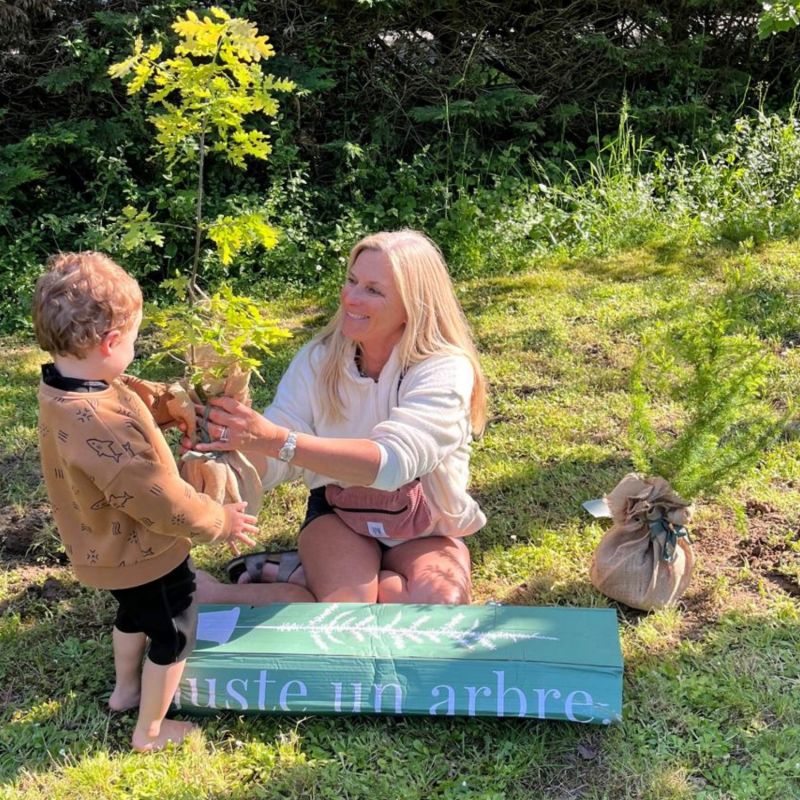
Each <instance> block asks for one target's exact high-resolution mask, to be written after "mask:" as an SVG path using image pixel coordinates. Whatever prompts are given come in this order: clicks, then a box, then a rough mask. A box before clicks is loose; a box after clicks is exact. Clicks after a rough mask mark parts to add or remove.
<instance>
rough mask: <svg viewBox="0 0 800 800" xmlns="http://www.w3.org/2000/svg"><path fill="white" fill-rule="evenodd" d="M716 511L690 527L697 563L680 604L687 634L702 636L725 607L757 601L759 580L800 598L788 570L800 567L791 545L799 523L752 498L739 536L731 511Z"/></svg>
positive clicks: (796, 586) (795, 583)
mask: <svg viewBox="0 0 800 800" xmlns="http://www.w3.org/2000/svg"><path fill="white" fill-rule="evenodd" d="M717 511H718V513H717V514H715V515H714V519H713V520H710V521H704V522H702V523H697V524H695V525H693V526H692V529H691V533H692V541H693V545H694V549H695V553H696V554H697V565H696V567H695V572H694V576H693V578H692V585H691V586H690V588H689V590H688V591H687V593H686V595H685V596H684V598H683V600H682V603H681V604H682V606H683V608H684V612H685V614H684V618H685V622H686V625H687V633H688V634H689V635H692V634H695V635H702V633H703V629H704V628H705V625H706V624H707V623H711V622H713V621H715V620H716V619H717V618H718V617H719V616H720V615H721V614H722V613H724V612H726V611H729V610H731V609H733V608H736V607H741V606H745V605H751V604H754V603H756V604H757V603H759V602H760V601H761V593H760V591H759V590H760V587H761V584H763V583H766V584H767V585H771V586H773V587H775V589H777V590H780V591H783V592H785V593H786V594H789V595H791V596H793V597H800V585H798V583H797V580H796V579H795V578H793V577H791V576H790V575H789V574H786V573H787V572H789V573H791V572H792V571H793V568H794V572H795V574H796V572H797V569H796V568H797V567H798V566H799V565H800V554H798V553H797V552H795V551H794V550H793V549H792V546H791V542H793V541H795V542H796V541H798V536H800V533H799V532H798V527H797V525H796V524H793V523H792V522H790V521H789V520H787V519H786V518H785V517H784V516H782V515H781V514H779V513H777V511H776V510H775V509H774V508H772V507H771V506H770V505H769V504H767V503H763V502H761V501H756V500H751V501H748V502H747V504H746V506H745V512H746V515H747V533H746V534H742V532H741V530H740V529H739V528H737V526H736V524H735V522H734V520H733V515H732V514H731V513H730V512H725V511H724V510H722V509H718V510H717ZM787 568H788V569H787Z"/></svg>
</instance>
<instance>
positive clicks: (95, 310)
mask: <svg viewBox="0 0 800 800" xmlns="http://www.w3.org/2000/svg"><path fill="white" fill-rule="evenodd" d="M141 308H142V291H141V289H140V288H139V284H138V283H137V282H136V281H135V280H134V279H133V278H132V277H131V276H130V275H128V273H127V272H125V270H124V269H122V267H120V266H119V265H118V264H115V263H114V262H113V261H112V260H111V259H110V258H109V257H108V256H106V255H103V254H102V253H95V252H92V251H90V250H87V251H84V252H81V253H57V254H56V255H53V256H50V258H49V259H48V260H47V271H46V272H45V273H44V274H43V275H42V276H41V277H40V278H39V280H38V281H37V283H36V290H35V292H34V295H33V309H32V312H33V327H34V330H35V332H36V339H37V341H38V342H39V346H40V347H41V348H42V350H46V351H47V352H49V353H51V354H53V355H61V356H70V355H71V356H76V357H77V358H84V357H85V356H86V354H87V353H88V352H89V351H90V350H91V349H92V348H93V347H96V346H97V345H98V344H99V343H100V341H101V340H102V338H103V337H104V336H105V335H106V334H107V333H108V332H109V331H112V330H122V331H125V330H127V328H128V326H130V325H131V324H132V323H133V321H134V319H135V318H136V315H137V314H138V312H139V310H140V309H141Z"/></svg>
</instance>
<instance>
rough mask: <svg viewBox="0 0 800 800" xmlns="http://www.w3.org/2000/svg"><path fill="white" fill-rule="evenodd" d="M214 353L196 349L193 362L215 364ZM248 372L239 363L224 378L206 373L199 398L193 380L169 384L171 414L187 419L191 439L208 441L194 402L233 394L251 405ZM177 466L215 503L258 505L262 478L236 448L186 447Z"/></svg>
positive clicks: (255, 511)
mask: <svg viewBox="0 0 800 800" xmlns="http://www.w3.org/2000/svg"><path fill="white" fill-rule="evenodd" d="M217 358H218V357H217V356H216V354H214V353H213V352H206V351H205V350H203V351H199V350H198V351H197V352H196V353H195V364H197V365H198V366H201V367H206V368H210V367H213V366H217ZM249 381H250V375H249V373H247V372H243V371H242V370H240V369H239V368H238V367H236V366H234V367H232V368H230V369H229V370H228V371H227V373H226V375H225V377H224V378H219V377H216V376H214V375H213V374H210V373H207V374H206V375H204V376H203V378H202V380H201V381H200V386H201V387H202V392H203V394H204V395H205V397H203V398H202V399H201V398H200V396H199V395H198V393H197V391H196V389H195V388H194V385H195V384H196V382H195V384H193V383H190V382H189V381H188V380H187V379H184V380H181V381H178V382H176V383H173V384H172V385H170V387H169V392H170V394H171V395H172V397H171V398H170V399H169V400H168V401H167V407H168V408H169V410H170V412H171V413H172V415H173V417H175V418H176V419H179V420H182V421H183V422H185V423H186V435H187V436H188V437H189V439H191V441H192V442H193V443H194V442H197V441H209V439H210V437H209V436H208V430H207V427H206V420H204V419H202V418H198V417H197V414H196V412H195V403H196V404H198V405H205V402H206V399H207V398H210V397H219V396H225V397H232V398H233V399H234V400H238V401H239V402H240V403H244V404H245V405H248V406H249V405H250V390H249ZM179 470H180V474H181V477H182V478H183V479H184V480H185V481H186V482H187V483H189V484H191V486H193V487H194V488H195V489H196V490H197V491H198V492H203V494H207V495H208V496H209V497H211V498H212V499H213V500H216V501H217V502H218V503H222V504H225V503H238V502H241V501H242V500H244V501H245V502H247V513H248V514H252V515H254V516H255V515H257V514H258V512H259V510H260V509H261V503H262V500H263V490H262V488H261V478H260V476H259V474H258V471H257V470H256V468H255V467H254V466H253V465H252V464H251V463H250V461H249V459H248V458H247V457H246V456H245V455H244V454H243V453H240V452H239V451H238V450H229V451H226V452H218V453H198V452H196V451H189V452H187V453H184V455H183V456H182V457H181V461H180V465H179Z"/></svg>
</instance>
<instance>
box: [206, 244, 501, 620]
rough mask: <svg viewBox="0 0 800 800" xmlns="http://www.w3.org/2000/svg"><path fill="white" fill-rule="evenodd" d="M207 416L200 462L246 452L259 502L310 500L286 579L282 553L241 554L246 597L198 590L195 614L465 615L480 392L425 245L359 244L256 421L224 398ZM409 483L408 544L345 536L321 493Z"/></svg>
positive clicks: (447, 286)
mask: <svg viewBox="0 0 800 800" xmlns="http://www.w3.org/2000/svg"><path fill="white" fill-rule="evenodd" d="M211 406H212V410H211V412H210V414H209V419H210V421H211V422H212V423H213V424H212V425H210V426H209V427H210V432H211V435H212V436H216V437H217V440H216V441H214V442H212V443H210V444H206V445H200V444H199V445H197V446H196V448H197V449H198V450H202V451H213V450H226V449H236V450H242V451H244V452H246V453H247V454H248V456H249V457H250V458H251V459H252V460H253V461H254V463H256V462H257V466H259V468H261V469H262V470H263V475H264V488H265V489H271V488H273V487H274V486H276V485H277V484H279V483H281V482H282V481H286V480H291V479H294V478H297V477H303V478H304V480H305V482H306V484H307V485H308V487H309V488H310V489H311V490H312V491H311V495H310V498H309V504H308V512H307V516H306V520H305V522H304V524H303V526H302V528H301V532H300V538H299V561H300V563H301V566H300V567H299V568H297V569H293V567H294V566H296V564H297V561H296V559H295V560H294V561H293V560H292V554H291V553H290V554H288V555H285V556H284V562H283V563H282V564H275V563H269V562H267V563H264V561H265V559H264V556H263V554H261V555H259V554H251V555H250V556H249V557H243V559H247V560H246V561H245V560H242V559H240V562H239V563H240V564H241V566H242V567H243V568H245V567H246V568H247V569H246V570H245V572H244V574H243V575H242V577H241V578H240V580H241V581H242V583H239V584H235V585H234V584H222V583H218V582H216V581H214V580H213V579H212V578H211V577H210V576H207V575H201V576H199V577H200V581H199V584H198V596H199V598H200V599H201V600H202V601H203V602H216V603H251V604H263V603H271V602H289V601H300V600H308V601H313V600H317V601H325V602H333V601H342V602H367V603H374V602H380V603H450V604H456V603H469V602H470V558H469V551H468V549H467V547H466V546H465V544H464V543H463V541H461V537H464V536H467V535H469V534H472V533H474V532H475V531H477V530H479V529H480V528H481V527H482V526H483V525H484V524H485V522H486V518H485V516H484V515H483V512H482V511H481V510H480V508H479V507H478V504H477V503H476V502H475V501H474V500H473V499H472V498H471V497H470V496H469V494H468V493H467V491H466V488H467V482H468V477H469V450H470V442H471V439H472V434H473V432H474V433H475V434H479V433H480V432H481V431H482V429H483V426H484V422H485V414H486V411H485V409H486V390H485V381H484V378H483V375H482V373H481V369H480V365H479V363H478V355H477V352H476V350H475V346H474V344H473V342H472V339H471V336H470V333H469V327H468V325H467V322H466V320H465V318H464V315H463V312H462V311H461V308H460V306H459V304H458V301H457V300H456V297H455V293H454V291H453V285H452V283H451V281H450V277H449V275H448V273H447V268H446V266H445V264H444V260H443V258H442V255H441V253H440V252H439V250H438V248H437V247H436V245H434V244H433V242H431V240H430V239H428V238H427V237H426V236H424V235H423V234H421V233H418V232H416V231H408V230H406V231H398V232H394V233H378V234H375V235H373V236H368V237H366V238H365V239H363V240H362V241H360V242H359V243H358V244H357V245H356V246H355V247H354V248H353V251H352V253H351V254H350V259H349V266H348V272H347V278H346V281H345V284H344V286H343V287H342V290H341V303H340V307H339V309H338V311H337V313H336V315H335V316H334V318H333V319H332V320H331V322H330V323H329V324H328V325H327V326H326V327H325V328H324V329H323V330H322V332H321V333H319V334H318V335H317V336H316V337H315V338H314V339H313V340H312V341H311V342H310V343H309V344H307V345H306V346H305V347H304V348H303V349H302V350H301V351H300V352H299V353H298V355H297V356H296V357H295V359H294V360H293V361H292V363H291V365H290V366H289V369H288V370H287V372H286V374H285V375H284V377H283V379H282V380H281V383H280V385H279V386H278V389H277V392H276V395H275V399H274V401H273V403H272V404H271V405H270V406H269V407H268V408H267V409H266V411H265V412H264V415H263V416H261V415H260V414H258V413H257V412H255V411H253V410H252V409H250V408H248V407H246V406H243V405H241V404H239V403H237V402H236V401H235V400H232V399H230V398H220V399H216V400H212V401H211ZM416 478H419V479H420V484H421V486H422V488H423V490H424V494H425V497H426V498H427V501H428V503H429V504H430V509H431V512H432V522H431V525H430V526H429V527H428V529H427V530H424V531H420V532H419V533H421V534H422V535H420V536H418V537H417V538H411V539H404V538H401V537H398V538H392V537H385V536H384V537H381V536H380V533H381V531H378V535H377V538H372V537H370V536H368V535H362V534H360V533H356V532H355V531H354V530H353V529H352V528H350V527H349V526H348V524H346V523H345V522H344V521H343V520H342V519H341V518H340V517H339V516H337V514H336V513H334V511H333V508H332V507H331V505H330V502H329V500H328V499H326V492H325V486H326V485H328V484H333V485H337V486H344V487H351V486H357V487H372V488H374V489H379V490H385V491H392V490H396V489H398V487H402V486H405V485H406V484H408V483H409V482H411V481H413V480H414V479H416ZM407 535H410V532H409V531H403V532H402V536H407ZM262 565H263V566H262ZM236 566H238V564H237V565H236ZM292 569H293V571H292ZM289 572H291V574H288V573H289ZM245 581H249V582H245Z"/></svg>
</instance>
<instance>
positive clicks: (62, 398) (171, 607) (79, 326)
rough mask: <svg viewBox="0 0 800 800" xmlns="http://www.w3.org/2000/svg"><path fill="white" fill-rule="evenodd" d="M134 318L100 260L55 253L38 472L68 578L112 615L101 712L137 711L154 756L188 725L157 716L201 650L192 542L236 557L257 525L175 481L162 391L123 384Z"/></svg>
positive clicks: (137, 733)
mask: <svg viewBox="0 0 800 800" xmlns="http://www.w3.org/2000/svg"><path fill="white" fill-rule="evenodd" d="M141 320H142V294H141V290H140V289H139V286H138V284H137V283H136V281H135V280H134V279H133V278H132V277H131V276H130V275H128V274H127V273H126V272H125V271H124V270H123V269H122V268H121V267H119V266H118V265H117V264H115V263H114V262H113V261H111V259H109V258H108V257H106V256H104V255H102V254H100V253H93V252H83V253H62V254H59V255H56V256H53V257H51V259H50V260H49V262H48V270H47V272H46V273H45V274H44V275H42V276H41V277H40V278H39V281H38V283H37V284H36V292H35V295H34V302H33V321H34V327H35V330H36V336H37V339H38V341H39V344H40V346H41V347H42V349H43V350H47V351H48V352H49V353H50V354H51V355H52V356H53V363H52V364H45V365H44V366H43V367H42V381H41V383H40V385H39V445H40V450H41V457H42V472H43V474H44V478H45V483H46V485H47V491H48V495H49V497H50V502H51V504H52V508H53V516H54V518H55V521H56V525H57V527H58V531H59V534H60V536H61V539H62V541H63V543H64V547H65V548H66V551H67V554H68V556H69V559H70V562H71V563H72V567H73V569H74V571H75V575H76V577H77V578H78V580H79V581H81V582H82V583H84V584H86V585H87V586H93V587H96V588H99V589H108V590H110V591H111V594H112V595H113V596H114V597H115V598H116V600H117V602H118V604H119V608H118V610H117V616H116V620H115V623H114V629H113V632H112V641H113V650H114V667H115V672H116V686H115V687H114V691H113V693H112V695H111V698H110V699H109V706H110V707H111V708H112V709H114V710H117V711H122V710H125V709H129V708H135V707H136V706H137V705H138V706H139V716H138V719H137V722H136V727H135V728H134V731H133V738H132V745H133V748H134V749H135V750H139V751H149V750H157V749H160V748H162V747H164V745H165V744H166V743H167V742H168V741H173V742H180V741H182V740H183V738H184V737H185V736H186V734H187V733H188V732H189V731H190V730H191V729H192V728H193V727H194V726H193V725H191V724H190V723H188V722H179V721H176V720H166V719H164V716H165V714H166V712H167V709H168V708H169V705H170V702H171V700H172V697H173V695H174V694H175V690H176V688H177V685H178V683H179V681H180V678H181V674H182V672H183V667H184V664H185V659H186V657H187V655H188V654H189V653H190V652H191V650H192V648H193V647H194V643H195V633H196V627H197V601H196V599H195V575H194V572H193V569H192V562H191V559H190V558H189V550H190V548H191V545H192V543H193V542H213V541H216V542H220V541H226V542H229V543H230V544H231V547H232V549H233V550H234V551H235V552H238V548H237V546H236V543H237V542H241V543H243V544H246V545H253V544H255V542H254V541H253V540H252V539H251V538H250V537H249V536H248V533H256V532H257V528H256V527H255V521H256V520H255V517H252V516H249V515H247V514H246V513H245V507H246V503H233V504H229V505H225V506H221V505H219V504H218V503H216V502H214V501H213V500H212V499H211V498H210V497H208V496H206V495H204V494H199V493H198V492H196V491H195V490H194V489H193V488H192V487H191V486H190V485H189V484H188V483H186V482H185V481H183V480H182V479H181V478H180V477H179V475H178V468H177V465H176V464H175V461H174V459H173V457H172V453H171V452H170V449H169V446H168V445H167V442H166V440H165V439H164V436H163V434H162V433H161V430H160V428H159V425H168V424H174V423H175V420H174V419H172V417H171V415H170V413H169V411H168V410H167V408H166V403H165V402H164V398H165V397H166V396H167V395H166V390H165V388H164V387H163V385H161V384H153V383H149V382H147V381H140V380H138V379H136V378H132V377H130V376H126V375H123V374H122V373H123V372H124V371H125V369H126V368H127V367H128V365H129V364H130V363H131V361H132V360H133V357H134V343H135V341H136V337H137V335H138V332H139V325H140V324H141ZM148 640H149V647H148ZM145 650H147V655H146V657H145V658H144V665H142V658H143V657H144V656H145Z"/></svg>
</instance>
